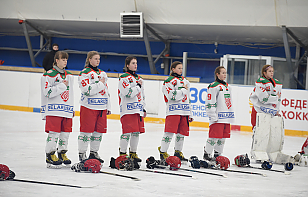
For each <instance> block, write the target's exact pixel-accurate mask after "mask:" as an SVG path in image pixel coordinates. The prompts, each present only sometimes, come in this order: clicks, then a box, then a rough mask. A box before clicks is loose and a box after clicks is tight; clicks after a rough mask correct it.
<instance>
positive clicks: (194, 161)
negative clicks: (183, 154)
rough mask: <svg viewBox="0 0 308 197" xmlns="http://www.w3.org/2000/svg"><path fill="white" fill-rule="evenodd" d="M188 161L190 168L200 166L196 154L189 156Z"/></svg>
mask: <svg viewBox="0 0 308 197" xmlns="http://www.w3.org/2000/svg"><path fill="white" fill-rule="evenodd" d="M189 162H190V165H191V167H192V168H196V169H199V168H200V163H199V159H198V157H197V156H191V157H190V158H189Z"/></svg>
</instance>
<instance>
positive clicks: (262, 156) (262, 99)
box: [249, 65, 292, 164]
mask: <svg viewBox="0 0 308 197" xmlns="http://www.w3.org/2000/svg"><path fill="white" fill-rule="evenodd" d="M261 74H262V77H260V78H259V79H258V80H257V81H256V87H255V88H254V89H253V92H252V93H251V94H250V97H249V98H250V100H251V102H252V104H253V107H252V113H251V124H252V128H253V137H252V146H251V157H252V159H255V160H256V161H257V162H263V161H272V162H274V163H279V164H284V163H288V162H292V157H291V156H289V155H286V154H283V153H282V152H281V150H282V148H283V142H284V124H283V118H282V117H281V116H280V114H279V109H280V102H281V89H282V83H280V82H279V81H278V80H277V79H274V78H273V76H274V68H273V67H272V66H271V65H264V66H263V68H262V71H261Z"/></svg>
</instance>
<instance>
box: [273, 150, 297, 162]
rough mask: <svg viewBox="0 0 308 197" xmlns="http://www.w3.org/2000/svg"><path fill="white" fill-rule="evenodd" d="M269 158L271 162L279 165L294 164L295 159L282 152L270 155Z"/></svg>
mask: <svg viewBox="0 0 308 197" xmlns="http://www.w3.org/2000/svg"><path fill="white" fill-rule="evenodd" d="M268 156H269V158H270V160H271V161H273V162H274V163H277V164H285V163H288V162H291V163H294V158H293V157H291V156H290V155H287V154H284V153H282V152H280V151H278V152H274V153H268Z"/></svg>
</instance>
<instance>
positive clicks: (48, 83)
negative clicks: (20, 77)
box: [41, 68, 74, 120]
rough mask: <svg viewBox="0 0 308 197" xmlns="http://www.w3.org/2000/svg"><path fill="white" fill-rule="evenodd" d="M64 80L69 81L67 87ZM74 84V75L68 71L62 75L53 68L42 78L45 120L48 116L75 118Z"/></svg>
mask: <svg viewBox="0 0 308 197" xmlns="http://www.w3.org/2000/svg"><path fill="white" fill-rule="evenodd" d="M63 80H66V81H68V85H67V86H66V85H65V84H64V83H63ZM73 84H74V78H73V75H72V74H71V73H70V72H68V71H64V74H61V73H60V72H58V71H57V70H55V69H54V68H53V69H51V70H49V71H47V72H46V73H44V75H43V76H42V78H41V114H42V118H43V120H44V119H45V117H46V116H59V117H66V118H72V117H73V113H74V93H73Z"/></svg>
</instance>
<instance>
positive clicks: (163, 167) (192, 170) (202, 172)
mask: <svg viewBox="0 0 308 197" xmlns="http://www.w3.org/2000/svg"><path fill="white" fill-rule="evenodd" d="M157 166H158V167H160V168H166V167H167V166H162V165H157ZM172 168H174V167H172ZM174 169H178V170H184V171H190V172H197V173H202V174H209V175H214V176H222V177H224V178H227V177H228V176H226V175H224V174H216V173H211V172H203V171H198V170H191V169H185V168H174Z"/></svg>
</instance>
